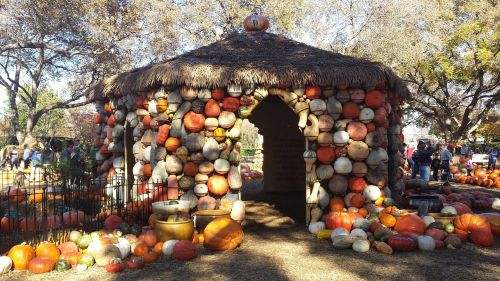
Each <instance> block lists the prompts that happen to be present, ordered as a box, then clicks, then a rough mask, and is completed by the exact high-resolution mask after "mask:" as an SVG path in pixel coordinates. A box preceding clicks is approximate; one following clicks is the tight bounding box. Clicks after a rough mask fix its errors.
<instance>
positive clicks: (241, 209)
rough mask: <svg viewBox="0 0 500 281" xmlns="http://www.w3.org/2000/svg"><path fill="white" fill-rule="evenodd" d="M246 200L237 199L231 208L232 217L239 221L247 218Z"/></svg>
mask: <svg viewBox="0 0 500 281" xmlns="http://www.w3.org/2000/svg"><path fill="white" fill-rule="evenodd" d="M245 208H246V207H245V202H243V201H241V200H236V201H234V203H233V207H232V209H231V218H232V219H233V220H235V221H237V222H241V221H243V220H245Z"/></svg>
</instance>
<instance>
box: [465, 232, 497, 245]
mask: <svg viewBox="0 0 500 281" xmlns="http://www.w3.org/2000/svg"><path fill="white" fill-rule="evenodd" d="M470 239H471V240H472V242H473V243H474V244H476V245H479V246H483V247H491V246H492V245H493V243H494V242H495V239H494V237H493V233H492V232H491V229H489V228H479V229H476V230H474V231H472V232H471V236H470Z"/></svg>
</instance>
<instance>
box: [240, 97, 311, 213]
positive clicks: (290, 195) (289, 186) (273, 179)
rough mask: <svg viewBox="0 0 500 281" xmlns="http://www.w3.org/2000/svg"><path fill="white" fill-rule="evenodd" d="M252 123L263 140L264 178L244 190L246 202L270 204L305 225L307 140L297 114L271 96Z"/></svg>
mask: <svg viewBox="0 0 500 281" xmlns="http://www.w3.org/2000/svg"><path fill="white" fill-rule="evenodd" d="M249 121H250V122H252V123H253V124H255V126H257V127H258V128H259V133H260V134H261V135H263V136H264V143H263V154H264V164H263V172H264V178H263V180H262V179H259V180H258V181H259V182H258V183H255V182H254V183H249V184H251V186H249V188H243V193H242V196H243V200H254V201H262V202H266V203H269V204H271V205H274V206H275V208H276V209H278V210H279V211H281V212H282V213H283V214H285V215H287V216H289V217H291V218H293V219H294V220H295V222H296V223H302V222H305V164H304V160H303V157H302V154H303V153H304V142H305V140H304V136H303V134H302V132H301V131H300V130H299V128H298V127H297V123H298V121H299V118H298V116H297V114H295V112H294V111H293V110H291V109H290V108H289V107H288V106H287V105H286V104H285V103H284V102H283V101H282V100H281V99H279V98H278V97H276V96H268V97H267V98H266V99H265V100H264V101H262V102H261V103H260V104H259V106H258V107H257V108H256V109H255V110H254V112H253V113H252V115H251V116H250V117H249ZM260 181H262V182H260ZM260 183H261V184H260Z"/></svg>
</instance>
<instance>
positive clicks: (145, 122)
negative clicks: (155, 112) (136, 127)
mask: <svg viewBox="0 0 500 281" xmlns="http://www.w3.org/2000/svg"><path fill="white" fill-rule="evenodd" d="M151 119H152V118H151V115H146V116H144V117H143V118H142V125H144V128H145V129H149V128H151Z"/></svg>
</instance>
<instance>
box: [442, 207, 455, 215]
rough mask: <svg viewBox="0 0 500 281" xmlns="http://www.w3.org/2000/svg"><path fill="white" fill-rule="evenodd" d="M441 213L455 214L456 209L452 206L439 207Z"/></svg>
mask: <svg viewBox="0 0 500 281" xmlns="http://www.w3.org/2000/svg"><path fill="white" fill-rule="evenodd" d="M441 214H444V215H455V216H456V215H457V214H458V213H457V209H455V207H453V206H446V207H444V208H443V209H441Z"/></svg>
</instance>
